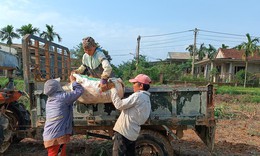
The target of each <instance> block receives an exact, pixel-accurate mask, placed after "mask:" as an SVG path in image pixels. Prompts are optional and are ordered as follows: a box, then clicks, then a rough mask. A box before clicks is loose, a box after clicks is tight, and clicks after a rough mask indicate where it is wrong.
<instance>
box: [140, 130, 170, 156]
mask: <svg viewBox="0 0 260 156" xmlns="http://www.w3.org/2000/svg"><path fill="white" fill-rule="evenodd" d="M135 150H136V155H138V156H139V155H140V156H143V155H145V156H172V155H173V148H172V146H171V144H170V142H169V141H168V140H167V139H166V137H165V136H163V135H162V134H161V133H159V132H156V131H151V130H142V131H141V132H140V135H139V137H138V138H137V140H136V145H135Z"/></svg>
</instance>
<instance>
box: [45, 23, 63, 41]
mask: <svg viewBox="0 0 260 156" xmlns="http://www.w3.org/2000/svg"><path fill="white" fill-rule="evenodd" d="M46 28H47V31H43V32H42V33H41V34H40V37H41V38H44V39H46V40H48V41H50V42H52V41H53V40H54V38H55V37H57V38H58V41H59V42H61V37H60V35H59V34H58V33H56V32H54V29H53V25H48V24H46Z"/></svg>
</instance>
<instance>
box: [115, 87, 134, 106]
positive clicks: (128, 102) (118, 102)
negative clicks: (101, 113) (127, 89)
mask: <svg viewBox="0 0 260 156" xmlns="http://www.w3.org/2000/svg"><path fill="white" fill-rule="evenodd" d="M110 91H111V100H112V102H113V104H114V106H115V107H116V109H118V110H124V109H128V108H131V107H133V106H134V105H136V103H137V102H138V96H137V94H132V95H130V96H129V97H128V98H125V99H121V98H120V97H119V96H118V93H117V90H116V88H112V89H111V90H110Z"/></svg>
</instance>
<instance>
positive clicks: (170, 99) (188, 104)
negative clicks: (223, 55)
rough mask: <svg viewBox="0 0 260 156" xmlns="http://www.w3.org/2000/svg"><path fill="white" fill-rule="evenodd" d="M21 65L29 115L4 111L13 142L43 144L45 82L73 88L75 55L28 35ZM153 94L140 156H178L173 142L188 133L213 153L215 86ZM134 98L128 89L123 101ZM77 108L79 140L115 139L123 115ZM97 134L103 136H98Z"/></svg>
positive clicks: (96, 106)
mask: <svg viewBox="0 0 260 156" xmlns="http://www.w3.org/2000/svg"><path fill="white" fill-rule="evenodd" d="M22 60H23V77H24V84H25V92H26V94H27V95H28V96H29V99H30V104H29V111H27V110H25V109H24V108H25V107H24V105H23V104H22V103H19V102H18V100H17V99H16V100H15V101H12V102H5V103H2V104H1V106H3V107H2V109H3V110H5V111H3V113H2V114H3V115H2V116H5V119H8V120H9V122H8V123H9V127H10V128H9V129H10V130H11V131H12V136H11V138H13V139H10V140H18V141H19V140H20V139H23V138H25V137H30V138H35V139H42V132H43V127H44V123H45V108H46V100H47V96H46V95H44V94H43V85H44V82H45V81H46V80H48V79H50V78H57V77H60V78H61V83H62V85H65V84H67V83H68V77H69V75H70V72H71V67H70V61H71V60H70V52H69V50H68V48H66V47H63V46H61V45H58V44H55V43H53V42H48V41H46V40H44V39H42V38H39V37H37V36H33V35H26V36H25V37H24V38H23V39H22ZM149 92H151V103H152V112H151V114H150V117H149V119H148V121H147V122H146V124H145V125H143V126H141V133H140V136H139V137H138V139H137V142H136V153H137V155H160V156H166V155H174V151H173V146H174V144H173V142H172V140H173V139H180V138H181V137H182V136H183V131H184V130H186V129H193V130H194V131H195V132H196V133H197V135H198V136H199V137H200V138H201V140H202V141H203V142H204V143H205V144H206V146H207V147H208V148H209V150H210V151H211V150H213V148H214V138H215V127H216V122H215V118H214V103H213V97H214V90H213V86H212V85H207V86H199V87H198V86H156V87H151V88H150V89H149ZM131 93H133V90H132V89H131V88H128V87H126V88H125V93H124V97H127V96H129V95H130V94H131ZM10 106H13V107H14V108H15V109H14V108H12V107H10ZM73 108H74V110H73V115H74V117H73V124H74V127H73V130H74V134H84V135H89V136H95V137H101V138H105V139H112V136H113V126H114V124H115V122H116V120H117V117H118V116H119V114H120V112H119V111H118V110H116V109H115V107H114V106H113V104H112V103H91V104H82V103H78V102H75V104H74V106H73ZM1 112H2V111H1ZM28 117H29V118H28ZM95 130H99V131H103V132H104V133H102V134H100V133H95ZM4 133H5V132H4ZM0 135H1V134H0ZM2 145H3V144H2ZM1 152H4V150H2V151H1Z"/></svg>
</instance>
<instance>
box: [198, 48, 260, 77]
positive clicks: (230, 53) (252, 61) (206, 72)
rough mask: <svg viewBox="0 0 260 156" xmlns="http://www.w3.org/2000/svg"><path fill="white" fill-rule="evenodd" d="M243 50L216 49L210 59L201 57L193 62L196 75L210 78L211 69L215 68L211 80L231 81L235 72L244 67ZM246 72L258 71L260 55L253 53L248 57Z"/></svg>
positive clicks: (255, 72)
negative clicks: (215, 52)
mask: <svg viewBox="0 0 260 156" xmlns="http://www.w3.org/2000/svg"><path fill="white" fill-rule="evenodd" d="M243 54H244V52H243V51H239V50H236V49H222V48H220V49H218V52H217V54H216V55H215V57H214V58H213V59H212V60H210V59H203V60H201V61H198V62H196V63H195V74H196V75H197V76H204V77H205V78H206V79H208V80H210V78H211V77H210V75H211V74H212V73H211V69H215V70H213V71H215V74H214V76H213V77H212V79H213V82H232V80H234V76H235V74H236V73H237V72H238V71H240V70H244V69H245V60H244V57H243ZM248 72H251V73H254V74H259V73H260V56H259V55H257V54H256V55H254V56H250V57H248Z"/></svg>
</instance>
